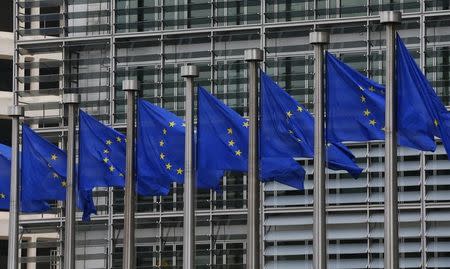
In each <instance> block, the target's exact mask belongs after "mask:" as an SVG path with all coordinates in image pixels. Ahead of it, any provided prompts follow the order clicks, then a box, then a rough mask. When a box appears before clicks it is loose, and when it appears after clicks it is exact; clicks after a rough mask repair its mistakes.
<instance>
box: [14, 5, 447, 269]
mask: <svg viewBox="0 0 450 269" xmlns="http://www.w3.org/2000/svg"><path fill="white" fill-rule="evenodd" d="M14 3H15V21H14V25H15V27H14V35H15V41H16V42H15V49H16V50H15V55H14V58H15V60H16V65H14V70H13V71H14V72H13V73H14V75H15V79H14V85H13V86H14V88H15V89H17V90H18V91H19V94H20V100H21V103H22V104H24V105H26V118H25V122H26V123H28V124H30V125H32V126H33V127H35V129H36V130H37V131H38V132H40V133H41V134H42V135H43V136H45V137H46V138H48V139H49V140H51V141H53V142H54V143H56V144H58V145H60V146H61V147H62V148H64V147H65V137H66V128H65V125H66V123H67V122H66V112H65V111H64V107H63V105H62V103H61V95H62V93H63V92H76V93H79V94H80V95H81V100H82V102H81V108H82V109H83V110H85V111H86V112H88V113H90V114H91V115H94V116H95V117H96V118H98V119H99V120H101V121H103V123H105V124H107V125H111V126H113V127H114V128H116V129H118V130H120V131H124V127H125V118H126V115H125V111H126V110H125V99H124V93H123V91H122V90H121V84H122V81H123V80H124V79H125V78H131V79H137V80H139V81H140V87H141V97H143V98H144V99H146V100H148V101H151V102H153V103H155V104H159V105H161V106H162V107H164V108H166V109H168V110H170V111H173V112H174V113H176V114H178V115H180V116H183V114H184V107H183V106H184V82H183V79H182V78H181V76H180V66H182V65H184V64H186V63H192V64H195V65H197V66H198V67H199V70H200V77H199V79H198V80H197V82H198V83H199V84H201V85H202V86H204V87H206V88H208V89H209V90H210V91H211V92H212V93H213V94H214V95H216V96H218V97H219V98H220V99H222V100H224V101H225V103H226V104H227V105H229V106H231V107H232V108H233V109H235V110H236V111H237V112H239V113H240V114H242V115H244V116H245V115H246V113H247V89H246V87H247V85H246V82H247V81H246V78H247V74H246V72H247V70H246V65H245V62H244V60H243V54H244V50H245V49H247V48H255V47H257V48H261V49H263V50H264V62H263V64H262V65H261V67H262V68H263V69H264V70H266V71H267V73H268V74H270V75H271V76H272V77H273V78H274V79H275V80H276V81H278V83H279V84H280V85H281V86H282V87H285V88H286V89H287V91H288V92H289V93H290V94H291V95H292V96H294V97H295V98H296V99H297V100H298V101H300V102H302V103H304V104H306V105H307V107H309V108H312V105H313V104H312V101H313V98H312V95H313V78H314V74H313V63H314V58H313V51H312V46H310V45H309V32H311V31H312V30H314V29H320V30H325V31H328V32H330V36H331V43H330V45H329V50H330V52H332V53H334V54H336V55H338V56H339V57H340V58H341V59H343V60H344V61H345V62H346V63H348V64H350V65H351V66H353V67H354V68H357V69H358V70H359V71H360V72H362V73H364V74H365V75H367V76H369V77H371V78H372V79H374V80H375V81H377V82H379V83H383V80H384V65H385V63H384V53H385V46H384V44H385V41H384V27H383V26H382V25H380V23H379V16H378V15H379V11H382V10H400V11H402V12H403V17H404V19H403V22H402V24H401V25H400V26H399V33H400V35H401V36H402V38H403V39H404V41H405V43H406V44H407V46H408V48H409V49H410V51H411V53H412V54H413V55H414V56H415V57H416V59H417V62H418V63H419V64H420V66H421V68H422V69H423V70H424V71H425V72H426V74H427V77H428V78H429V80H430V81H431V82H432V84H433V86H434V87H435V89H436V91H437V92H438V94H439V96H440V97H441V98H442V100H443V102H444V103H445V104H446V105H450V93H449V91H450V34H449V33H450V31H449V30H450V4H449V2H448V1H443V0H360V1H357V0H304V1H291V0H261V1H254V0H244V1H236V0H39V1H36V0H16V1H14ZM350 148H351V149H352V150H353V152H354V154H355V155H356V156H357V162H358V164H359V165H360V166H361V167H362V168H364V172H363V174H362V175H361V176H360V178H359V179H356V180H355V179H353V178H351V177H350V176H349V175H348V174H346V173H344V172H342V171H338V172H336V171H327V177H328V180H327V217H328V227H327V231H328V243H329V247H328V253H329V268H346V269H348V268H383V216H384V215H383V199H384V193H383V190H384V182H383V169H384V165H383V160H384V157H383V155H384V147H383V144H382V143H380V142H376V141H374V142H370V143H356V144H350ZM301 162H302V164H303V165H304V167H305V169H306V170H307V172H308V177H307V180H306V182H305V190H304V191H298V190H294V189H291V188H289V187H286V186H283V185H280V184H276V183H267V184H265V185H264V186H262V188H261V193H262V196H261V197H262V201H261V203H262V205H263V207H262V208H263V209H262V214H261V220H262V222H261V223H262V224H263V225H262V227H261V231H262V235H263V236H262V238H261V243H262V246H263V255H262V257H263V263H264V266H265V268H266V269H290V268H312V267H311V264H312V237H313V234H312V201H313V199H312V195H313V189H312V185H313V184H312V175H311V172H312V160H301ZM398 162H399V169H398V170H399V172H398V175H399V200H400V204H399V207H400V216H399V220H400V252H401V257H400V264H401V267H402V268H422V269H424V268H447V267H448V266H449V264H450V258H448V257H450V233H449V231H450V162H449V161H448V160H447V156H446V153H445V150H444V149H443V147H442V145H440V144H439V146H438V148H437V150H436V152H434V153H432V152H420V151H416V150H412V149H406V148H400V149H399V157H398ZM246 189H247V188H246V177H245V175H243V174H239V173H230V174H228V175H227V176H226V177H225V178H224V180H223V192H221V193H219V192H213V191H199V192H198V199H197V208H198V211H197V212H198V216H197V237H196V242H197V264H198V265H197V268H205V269H206V268H209V269H212V268H217V269H219V268H223V269H225V268H226V269H235V268H236V269H237V268H245V253H246V251H245V250H246V217H247V215H246V204H247V202H246V198H247V193H246ZM94 195H95V203H96V205H97V208H98V215H97V216H94V217H93V219H92V221H91V222H89V223H82V222H78V223H77V224H78V225H77V241H76V245H77V249H76V251H77V268H80V269H82V268H83V269H84V268H92V269H93V268H121V264H122V263H121V258H122V247H123V241H122V236H123V190H120V189H98V190H96V191H95V193H94ZM182 209H183V186H182V185H176V184H174V185H173V188H172V191H171V193H170V195H168V196H166V197H139V199H138V205H137V212H136V219H137V223H136V236H137V240H136V242H137V265H138V268H181V266H182V239H183V230H182V227H183V217H182ZM63 211H64V210H63V204H61V203H55V204H54V207H53V209H52V212H50V213H51V214H49V215H45V216H42V215H39V216H26V215H23V216H21V222H20V225H21V235H23V236H24V238H31V236H32V237H33V238H37V239H36V240H33V241H29V240H28V241H27V240H23V242H22V244H21V248H22V250H26V251H27V253H28V255H27V256H26V257H23V258H22V259H21V262H22V263H24V264H25V263H30V264H34V265H33V266H35V267H36V268H62V244H63V242H62V238H63V237H62V233H63V227H64V217H63ZM79 217H80V215H79ZM33 249H34V250H33ZM29 250H33V251H29Z"/></svg>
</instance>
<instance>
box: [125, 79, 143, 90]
mask: <svg viewBox="0 0 450 269" xmlns="http://www.w3.org/2000/svg"><path fill="white" fill-rule="evenodd" d="M122 90H123V91H137V90H139V81H137V80H136V79H125V80H124V81H122Z"/></svg>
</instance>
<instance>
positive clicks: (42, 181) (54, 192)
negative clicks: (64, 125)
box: [21, 125, 95, 220]
mask: <svg viewBox="0 0 450 269" xmlns="http://www.w3.org/2000/svg"><path fill="white" fill-rule="evenodd" d="M22 133H23V135H22V162H21V163H22V166H21V171H22V174H21V176H22V201H24V202H25V201H30V200H31V201H42V202H45V201H51V200H58V201H64V200H65V199H66V186H67V183H66V177H67V169H66V168H67V155H66V153H65V152H64V151H62V150H61V149H59V148H58V147H57V146H55V145H53V144H52V143H50V142H48V141H47V140H45V139H43V138H42V137H41V136H39V135H38V134H37V133H35V132H34V131H33V130H32V129H31V128H30V127H28V126H27V125H23V127H22ZM77 194H78V195H77V197H78V200H77V203H78V206H79V207H80V208H81V209H82V210H83V211H84V212H83V214H84V215H83V219H84V220H88V218H89V215H90V214H91V213H94V212H95V208H94V207H93V201H92V194H91V193H90V191H87V192H86V191H85V190H82V191H79V192H78V193H77ZM88 199H90V200H88Z"/></svg>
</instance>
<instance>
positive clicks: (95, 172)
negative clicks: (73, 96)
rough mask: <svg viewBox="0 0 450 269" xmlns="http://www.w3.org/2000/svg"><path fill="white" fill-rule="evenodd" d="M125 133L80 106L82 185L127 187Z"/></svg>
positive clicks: (80, 171) (82, 186) (80, 184)
mask: <svg viewBox="0 0 450 269" xmlns="http://www.w3.org/2000/svg"><path fill="white" fill-rule="evenodd" d="M125 144H126V142H125V136H124V135H123V134H121V133H119V132H117V131H116V130H114V129H112V128H110V127H108V126H105V125H104V124H102V123H101V122H99V121H98V120H96V119H95V118H93V117H91V116H90V115H88V114H87V113H86V112H83V111H81V110H80V163H79V167H78V168H79V175H80V181H79V186H80V189H83V190H91V189H93V188H94V187H122V188H123V187H124V185H125V178H124V175H125V166H126V157H125V155H126V153H125V151H126V145H125Z"/></svg>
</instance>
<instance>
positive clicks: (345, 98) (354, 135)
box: [326, 53, 436, 151]
mask: <svg viewBox="0 0 450 269" xmlns="http://www.w3.org/2000/svg"><path fill="white" fill-rule="evenodd" d="M326 62H327V139H328V140H329V141H332V142H342V141H370V140H384V128H385V125H384V118H385V117H384V115H385V114H384V113H385V88H384V86H382V85H379V84H377V83H375V82H374V81H372V80H370V79H368V78H366V77H365V76H363V75H362V74H360V73H359V72H357V71H356V70H354V69H352V68H350V67H349V66H347V65H346V64H344V63H342V62H341V61H339V60H338V59H336V58H335V57H334V56H333V55H331V54H329V53H327V55H326ZM407 99H410V100H413V99H411V97H408V98H407ZM405 100H406V99H405ZM412 108H413V107H410V108H409V109H412ZM398 111H399V113H398V117H397V122H398V143H399V145H402V146H405V147H410V148H415V149H419V150H427V151H434V150H435V148H436V145H435V143H434V141H433V139H430V138H429V136H428V135H427V134H426V133H425V132H424V130H423V126H420V124H416V122H417V119H418V118H415V116H413V114H405V113H404V112H406V111H401V110H400V108H399V110H398Z"/></svg>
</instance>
